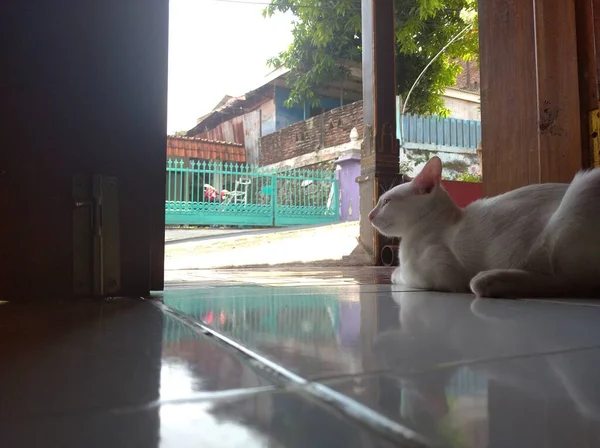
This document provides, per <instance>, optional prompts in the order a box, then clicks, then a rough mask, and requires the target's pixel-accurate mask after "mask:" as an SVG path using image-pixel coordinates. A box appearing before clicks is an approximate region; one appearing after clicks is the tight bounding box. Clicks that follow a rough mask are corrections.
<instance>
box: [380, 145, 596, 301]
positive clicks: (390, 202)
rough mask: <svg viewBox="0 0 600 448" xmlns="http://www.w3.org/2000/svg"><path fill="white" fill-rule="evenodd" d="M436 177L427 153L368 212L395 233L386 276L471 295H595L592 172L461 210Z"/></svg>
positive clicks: (436, 163) (437, 165)
mask: <svg viewBox="0 0 600 448" xmlns="http://www.w3.org/2000/svg"><path fill="white" fill-rule="evenodd" d="M441 175H442V162H441V160H440V159H439V158H438V157H433V158H432V159H431V160H429V162H427V164H426V165H425V167H424V168H423V170H422V171H421V172H420V173H419V174H418V175H417V176H416V177H415V178H414V179H412V180H410V182H407V183H405V184H402V185H398V186H396V187H394V188H392V189H391V190H389V191H387V192H386V193H384V194H383V195H382V196H381V198H380V199H379V202H378V203H377V206H376V207H375V208H374V209H373V210H372V211H371V213H369V220H370V221H371V223H372V224H373V226H374V227H375V228H376V229H377V230H378V231H379V232H380V233H382V234H383V235H386V236H389V237H399V238H401V243H400V250H399V252H400V253H399V260H400V263H399V264H400V266H399V267H398V268H397V269H396V270H395V271H394V273H393V275H392V281H393V282H394V283H402V284H405V285H407V286H410V287H413V288H419V289H431V290H437V291H450V292H467V291H469V290H471V291H473V292H474V293H475V294H477V295H478V296H480V297H504V298H518V297H565V296H572V297H600V169H594V170H590V171H584V172H580V173H579V174H577V175H576V176H575V178H574V179H573V181H572V182H571V184H537V185H530V186H527V187H523V188H519V189H517V190H514V191H510V192H508V193H505V194H502V195H500V196H495V197H492V198H486V199H480V200H478V201H475V202H473V203H472V204H470V205H469V206H467V207H465V208H460V207H458V206H456V205H455V204H454V202H453V201H452V199H450V196H449V195H448V193H447V192H446V190H444V188H443V187H442V185H441Z"/></svg>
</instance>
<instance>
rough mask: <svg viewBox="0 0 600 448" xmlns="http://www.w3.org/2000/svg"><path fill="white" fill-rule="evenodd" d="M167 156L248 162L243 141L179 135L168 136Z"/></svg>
mask: <svg viewBox="0 0 600 448" xmlns="http://www.w3.org/2000/svg"><path fill="white" fill-rule="evenodd" d="M167 157H173V158H175V157H179V158H181V157H189V158H192V159H200V160H220V161H222V162H236V163H246V151H245V149H244V145H242V144H241V143H231V142H218V141H214V140H206V139H204V138H198V137H183V136H179V135H169V136H167Z"/></svg>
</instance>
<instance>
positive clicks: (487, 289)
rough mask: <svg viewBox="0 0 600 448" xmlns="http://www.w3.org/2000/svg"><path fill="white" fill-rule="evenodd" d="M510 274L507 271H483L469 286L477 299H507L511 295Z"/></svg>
mask: <svg viewBox="0 0 600 448" xmlns="http://www.w3.org/2000/svg"><path fill="white" fill-rule="evenodd" d="M509 282H510V274H509V275H505V271H502V270H492V271H483V272H480V273H479V274H477V275H476V276H475V277H473V278H472V279H471V283H470V284H469V286H470V287H471V291H473V293H474V294H475V295H476V296H477V297H486V298H506V297H507V295H509V294H510V283H509Z"/></svg>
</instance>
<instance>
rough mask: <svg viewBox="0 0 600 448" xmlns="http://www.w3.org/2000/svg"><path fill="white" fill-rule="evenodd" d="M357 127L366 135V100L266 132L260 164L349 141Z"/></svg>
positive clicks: (261, 141) (360, 134)
mask: <svg viewBox="0 0 600 448" xmlns="http://www.w3.org/2000/svg"><path fill="white" fill-rule="evenodd" d="M277 113H279V110H278V111H277ZM353 127H355V128H356V129H357V131H358V134H359V136H360V137H362V134H363V111H362V101H357V102H355V103H352V104H349V105H346V106H343V107H339V108H336V109H332V110H330V111H327V112H325V113H323V114H321V115H318V116H316V117H313V118H310V119H308V120H306V121H300V122H297V123H294V124H292V125H291V126H288V127H286V128H284V129H281V130H278V131H277V132H274V133H272V134H269V135H264V136H263V137H262V138H261V139H260V157H259V160H260V164H261V165H270V164H272V163H277V162H281V161H283V160H287V159H291V158H293V157H297V156H300V155H303V154H308V153H311V152H314V151H317V150H319V149H321V148H328V147H330V146H337V145H341V144H343V143H347V142H348V136H349V134H350V131H351V130H352V128H353ZM360 137H359V138H360Z"/></svg>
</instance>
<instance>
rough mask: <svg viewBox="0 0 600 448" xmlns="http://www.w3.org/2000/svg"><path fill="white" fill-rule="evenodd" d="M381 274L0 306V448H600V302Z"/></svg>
mask: <svg viewBox="0 0 600 448" xmlns="http://www.w3.org/2000/svg"><path fill="white" fill-rule="evenodd" d="M389 274H390V271H389V269H377V268H357V269H340V270H326V271H319V270H308V269H303V270H298V271H285V270H262V271H219V272H216V273H214V275H215V276H214V277H213V278H208V277H206V278H205V279H204V280H201V279H198V276H197V275H196V274H194V273H190V274H189V275H190V276H195V277H196V281H195V282H194V283H193V284H192V285H184V284H182V283H176V284H173V285H170V287H169V288H168V289H167V290H166V291H165V292H164V293H161V294H159V295H157V296H156V297H154V298H152V299H151V300H141V299H140V300H132V299H127V300H126V299H123V300H111V301H81V302H77V303H72V302H62V303H46V304H40V303H30V304H16V303H15V304H13V303H4V304H1V305H0V356H1V359H2V369H0V397H1V399H0V446H1V447H3V448H4V447H38V446H39V447H61V448H62V447H71V446H72V447H128V448H129V447H178V448H179V447H182V448H186V447H199V446H200V447H272V446H281V447H336V446H344V447H346V446H348V447H363V446H367V447H371V446H374V447H380V446H381V447H392V446H411V447H412V446H416V447H418V446H442V447H473V448H487V447H492V448H495V447H509V448H520V447H536V448H537V447H548V448H555V447H561V448H562V447H570V446H573V447H596V446H600V379H599V377H598V374H597V372H598V371H600V325H599V324H600V303H596V302H594V301H578V302H576V303H574V302H568V301H543V300H542V301H540V300H538V301H528V300H521V301H502V300H474V298H473V297H472V296H469V295H457V294H442V293H433V292H425V291H411V290H410V289H408V288H403V287H401V286H397V285H390V284H389ZM185 286H191V287H185Z"/></svg>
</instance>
